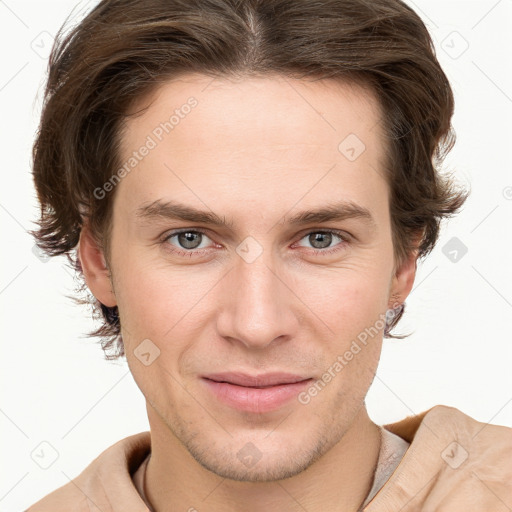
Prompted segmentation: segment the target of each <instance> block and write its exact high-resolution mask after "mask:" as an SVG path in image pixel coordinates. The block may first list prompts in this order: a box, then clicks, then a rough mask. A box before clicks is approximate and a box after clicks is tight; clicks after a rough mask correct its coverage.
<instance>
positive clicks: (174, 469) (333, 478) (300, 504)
mask: <svg viewBox="0 0 512 512" xmlns="http://www.w3.org/2000/svg"><path fill="white" fill-rule="evenodd" d="M148 412H150V411H149V410H148ZM149 419H150V425H151V458H150V459H149V462H148V465H147V469H146V475H145V492H146V497H147V499H148V500H149V502H150V503H151V506H152V508H153V510H154V511H155V512H170V511H174V510H183V511H190V512H194V511H196V510H197V511H199V510H200V511H201V512H213V511H218V510H223V511H225V512H236V511H240V510H244V511H246V512H263V511H265V512H273V511H276V512H277V511H282V510H287V511H290V512H299V511H300V512H303V511H304V510H307V511H308V512H320V511H322V512H325V511H326V510H328V511H335V510H343V511H353V512H356V511H358V510H359V509H360V506H361V504H362V503H363V502H364V500H365V498H366V496H367V495H368V493H369V491H370V488H371V486H372V483H373V475H374V472H375V468H376V466H377V461H378V456H379V450H380V430H379V427H378V426H377V425H375V424H374V423H373V422H372V421H371V420H370V418H369V417H368V414H367V412H366V408H365V407H364V406H363V407H361V409H360V411H359V413H358V414H357V416H356V418H355V420H354V421H353V422H352V424H351V426H350V427H349V429H348V430H347V431H346V432H345V434H344V436H343V437H342V438H341V440H340V441H339V442H338V443H336V444H335V445H334V446H333V447H332V448H331V449H330V450H329V451H328V452H326V453H325V454H324V455H323V456H322V457H321V458H320V459H318V460H317V461H316V462H315V463H314V464H312V465H311V466H309V467H308V468H307V469H305V470H304V471H302V472H301V473H299V474H297V475H295V476H293V477H291V478H287V479H283V480H275V481H272V482H239V481H234V480H229V479H225V478H222V477H220V476H218V475H216V474H214V473H212V472H210V471H208V470H207V469H205V468H203V467H202V466H201V465H200V464H199V463H198V462H196V460H195V459H193V458H192V457H191V455H190V454H189V453H188V451H187V450H186V449H185V448H184V447H183V445H182V444H181V443H180V442H179V441H178V440H177V439H176V437H175V436H174V435H173V434H172V432H171V431H170V429H169V428H168V427H167V426H166V425H165V424H164V422H163V421H162V419H161V418H160V417H159V416H158V415H157V414H156V413H155V412H154V411H152V414H150V416H149Z"/></svg>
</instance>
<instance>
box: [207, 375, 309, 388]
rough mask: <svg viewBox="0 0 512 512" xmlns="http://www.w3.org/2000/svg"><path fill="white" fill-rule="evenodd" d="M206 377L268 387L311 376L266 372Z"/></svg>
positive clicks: (294, 381) (291, 382)
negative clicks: (252, 374)
mask: <svg viewBox="0 0 512 512" xmlns="http://www.w3.org/2000/svg"><path fill="white" fill-rule="evenodd" d="M204 378H206V379H209V380H213V381H214V382H226V383H228V384H234V385H235V386H243V387H251V388H267V387H271V386H277V385H282V384H295V383H296V382H302V381H304V380H308V379H309V377H302V376H300V375H294V374H291V373H283V372H279V373H266V374H263V375H257V376H251V375H247V374H244V373H237V372H229V373H214V374H211V375H205V376H204Z"/></svg>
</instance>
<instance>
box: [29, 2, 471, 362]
mask: <svg viewBox="0 0 512 512" xmlns="http://www.w3.org/2000/svg"><path fill="white" fill-rule="evenodd" d="M63 30H64V26H63V27H62V28H61V30H60V31H59V33H58V35H57V37H56V40H55V44H54V47H53V49H52V52H51V55H50V61H49V76H48V81H47V85H46V89H45V95H44V104H43V111H42V116H41V123H40V127H39V131H38V134H37V138H36V140H35V143H34V147H33V176H34V181H35V186H36V189H37V193H38V197H39V201H40V204H41V215H40V219H39V221H38V223H37V224H38V228H39V229H38V230H37V231H33V232H32V234H33V236H34V237H35V238H36V243H37V245H38V246H39V248H40V249H42V250H43V251H44V252H46V253H47V254H48V255H51V256H55V255H59V254H66V255H67V257H68V260H69V261H70V262H71V263H72V265H73V267H74V268H75V269H76V271H77V273H78V275H79V276H80V279H82V286H81V290H82V291H83V290H85V289H86V286H85V283H84V282H83V274H82V269H81V266H80V262H79V260H78V257H77V254H76V250H73V249H75V248H76V246H77V244H78V241H79V237H80V232H81V229H82V226H83V225H84V223H85V222H87V224H88V225H89V226H90V228H91V231H92V233H93V235H94V236H95V238H96V240H97V242H98V244H99V245H100V247H102V248H103V250H104V252H105V257H106V259H107V261H108V254H109V250H108V243H109V236H110V229H111V222H110V220H111V214H112V205H113V200H114V197H115V189H114V191H113V192H112V193H110V194H108V196H107V197H106V198H104V199H101V200H99V199H98V198H97V197H96V196H95V194H94V192H93V191H94V190H96V189H97V188H98V187H101V186H102V185H103V184H104V183H105V182H106V181H107V180H108V179H109V178H110V177H111V176H112V175H113V174H114V172H115V170H116V169H118V168H119V166H120V161H119V142H120V141H119V138H120V132H121V127H122V125H123V121H124V120H125V118H126V115H127V113H128V112H129V108H130V107H131V106H132V105H134V103H135V102H136V101H137V100H139V99H140V98H141V97H143V96H144V95H146V94H149V93H150V92H151V91H152V90H154V89H155V88H156V87H157V86H158V85H160V84H162V83H163V82H164V81H166V80H170V79H172V78H173V77H176V76H178V75H179V74H184V73H189V72H195V73H202V74H205V75H209V76H212V77H222V76H227V75H232V76H238V77H242V78H243V77H249V76H263V75H272V74H274V75H276V74H278V75H282V76H287V77H292V78H299V79H307V78H311V79H321V78H332V79H340V80H343V81H345V82H348V83H355V84H364V85H367V86H370V87H371V88H372V90H373V91H374V92H375V94H376V95H377V98H378V100H379V103H380V106H381V109H382V111H383V112H384V114H385V115H384V118H383V119H382V120H381V122H382V125H383V128H384V133H385V134H386V139H387V146H386V151H387V154H388V156H389V158H388V162H387V164H386V166H385V167H386V168H385V169H384V172H385V173H386V177H387V180H388V183H389V187H390V216H391V224H392V232H393V247H394V253H395V261H397V262H400V261H403V259H404V258H405V257H406V256H407V255H409V254H410V252H411V251H412V250H413V248H414V244H413V240H414V237H415V236H417V235H418V233H419V234H420V240H421V242H420V245H419V251H418V253H417V257H418V258H422V257H425V256H426V255H427V254H428V253H429V252H430V251H431V250H432V249H433V247H434V245H435V243H436V241H437V239H438V235H439V228H440V223H441V220H442V219H443V218H444V217H448V216H450V215H453V214H454V213H455V212H456V211H457V210H458V209H459V208H460V207H461V206H462V205H463V203H464V201H465V200H466V198H467V195H468V193H467V192H466V191H464V190H462V189H460V190H458V189H457V188H456V187H455V185H454V183H453V181H452V179H451V178H449V177H448V176H447V175H444V176H443V175H441V174H440V172H439V170H440V169H439V167H440V165H441V164H442V161H443V159H444V156H445V155H446V153H447V152H448V151H450V149H451V148H452V147H453V144H454V142H455V136H454V133H453V129H452V127H451V117H452V114H453V109H454V99H453V93H452V90H451V88H450V84H449V81H448V79H447V77H446V75H445V74H444V72H443V71H442V69H441V67H440V65H439V62H438V60H437V58H436V56H435V50H434V46H433V43H432V40H431V38H430V35H429V33H428V31H427V29H426V27H425V25H424V23H423V22H422V20H421V19H420V18H419V16H418V15H417V14H416V13H415V12H414V11H413V10H412V9H411V8H410V7H408V6H407V5H406V4H405V3H403V2H402V1H400V0H318V1H314V2H313V1H311V0H166V1H164V0H145V1H142V0H104V1H102V2H100V3H99V5H98V6H97V7H95V8H94V9H93V10H92V11H91V12H90V13H89V14H88V15H87V16H86V17H85V19H83V20H82V21H81V22H80V24H78V25H77V26H76V27H75V28H73V29H72V30H71V31H70V32H69V33H68V34H67V35H64V33H63ZM78 302H89V303H90V304H91V305H92V306H93V310H94V312H95V313H96V314H97V316H99V317H100V318H101V320H102V325H101V327H100V328H99V329H97V330H95V331H94V332H92V333H90V334H89V336H98V337H100V338H101V345H102V348H103V350H104V351H105V355H106V357H107V358H108V359H115V358H117V357H120V356H122V355H124V346H123V342H122V338H121V330H120V319H119V314H118V310H117V307H113V308H109V307H106V306H105V305H103V304H101V303H100V302H99V301H98V300H96V299H95V298H94V297H92V296H91V295H89V298H88V300H87V301H80V300H79V301H78ZM402 313H403V310H400V312H399V314H397V315H396V316H395V317H394V318H392V321H391V325H390V327H394V326H395V325H396V323H397V322H398V321H399V320H400V317H401V316H402ZM385 335H386V336H387V337H403V336H394V335H393V334H391V333H389V332H388V331H386V333H385ZM109 352H113V354H109Z"/></svg>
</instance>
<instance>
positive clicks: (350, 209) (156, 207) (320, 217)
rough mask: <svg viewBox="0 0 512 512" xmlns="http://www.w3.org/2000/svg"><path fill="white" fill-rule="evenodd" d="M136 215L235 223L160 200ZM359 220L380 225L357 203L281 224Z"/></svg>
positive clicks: (302, 214) (301, 214)
mask: <svg viewBox="0 0 512 512" xmlns="http://www.w3.org/2000/svg"><path fill="white" fill-rule="evenodd" d="M135 215H136V217H137V218H138V219H141V220H143V221H151V220H158V219H165V220H182V221H186V222H198V223H202V224H210V225H212V226H218V227H229V228H232V227H233V222H232V221H228V220H226V217H220V216H219V215H217V214H216V213H214V212H212V211H205V210H197V209H196V208H193V207H191V206H188V205H185V204H182V203H179V202H177V201H173V200H163V199H157V200H155V201H153V202H151V203H149V204H143V205H142V206H140V207H139V208H137V209H136V210H135ZM351 218H358V219H361V220H363V221H365V222H366V223H367V224H368V225H369V226H370V227H372V228H376V227H377V224H376V222H375V219H374V218H373V216H372V214H371V213H370V211H369V210H368V208H365V207H364V206H361V205H358V204H356V203H354V202H353V201H339V202H336V203H332V204H329V205H327V206H322V207H320V208H317V209H314V210H305V211H302V212H299V213H296V214H295V215H293V216H292V217H290V218H288V219H287V220H286V219H283V221H282V222H281V224H289V225H291V226H299V225H303V224H311V223H315V222H317V223H324V222H330V221H340V220H345V219H351Z"/></svg>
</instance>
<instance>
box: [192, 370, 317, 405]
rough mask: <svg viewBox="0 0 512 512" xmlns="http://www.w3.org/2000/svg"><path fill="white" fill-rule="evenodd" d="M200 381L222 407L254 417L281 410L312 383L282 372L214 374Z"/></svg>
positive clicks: (307, 378) (301, 377) (299, 376)
mask: <svg viewBox="0 0 512 512" xmlns="http://www.w3.org/2000/svg"><path fill="white" fill-rule="evenodd" d="M201 380H202V382H204V384H205V385H206V387H207V389H208V390H209V392H210V393H212V394H213V395H214V396H215V397H216V399H217V400H219V401H220V402H221V403H223V404H224V405H228V406H229V407H231V408H234V409H237V410H240V411H244V412H253V413H258V414H261V413H265V412H270V411H274V410H277V409H279V408H281V407H282V406H284V405H285V404H286V403H288V402H290V401H291V400H292V399H293V398H294V397H296V396H297V395H298V394H299V393H300V392H301V391H302V390H303V389H304V388H305V387H306V386H308V385H309V384H310V383H311V382H312V381H313V379H312V378H311V377H304V376H301V375H294V374H290V373H282V372H279V373H267V374H263V375H257V376H251V375H247V374H243V373H237V372H231V373H218V374H211V375H206V376H203V377H202V378H201Z"/></svg>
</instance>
